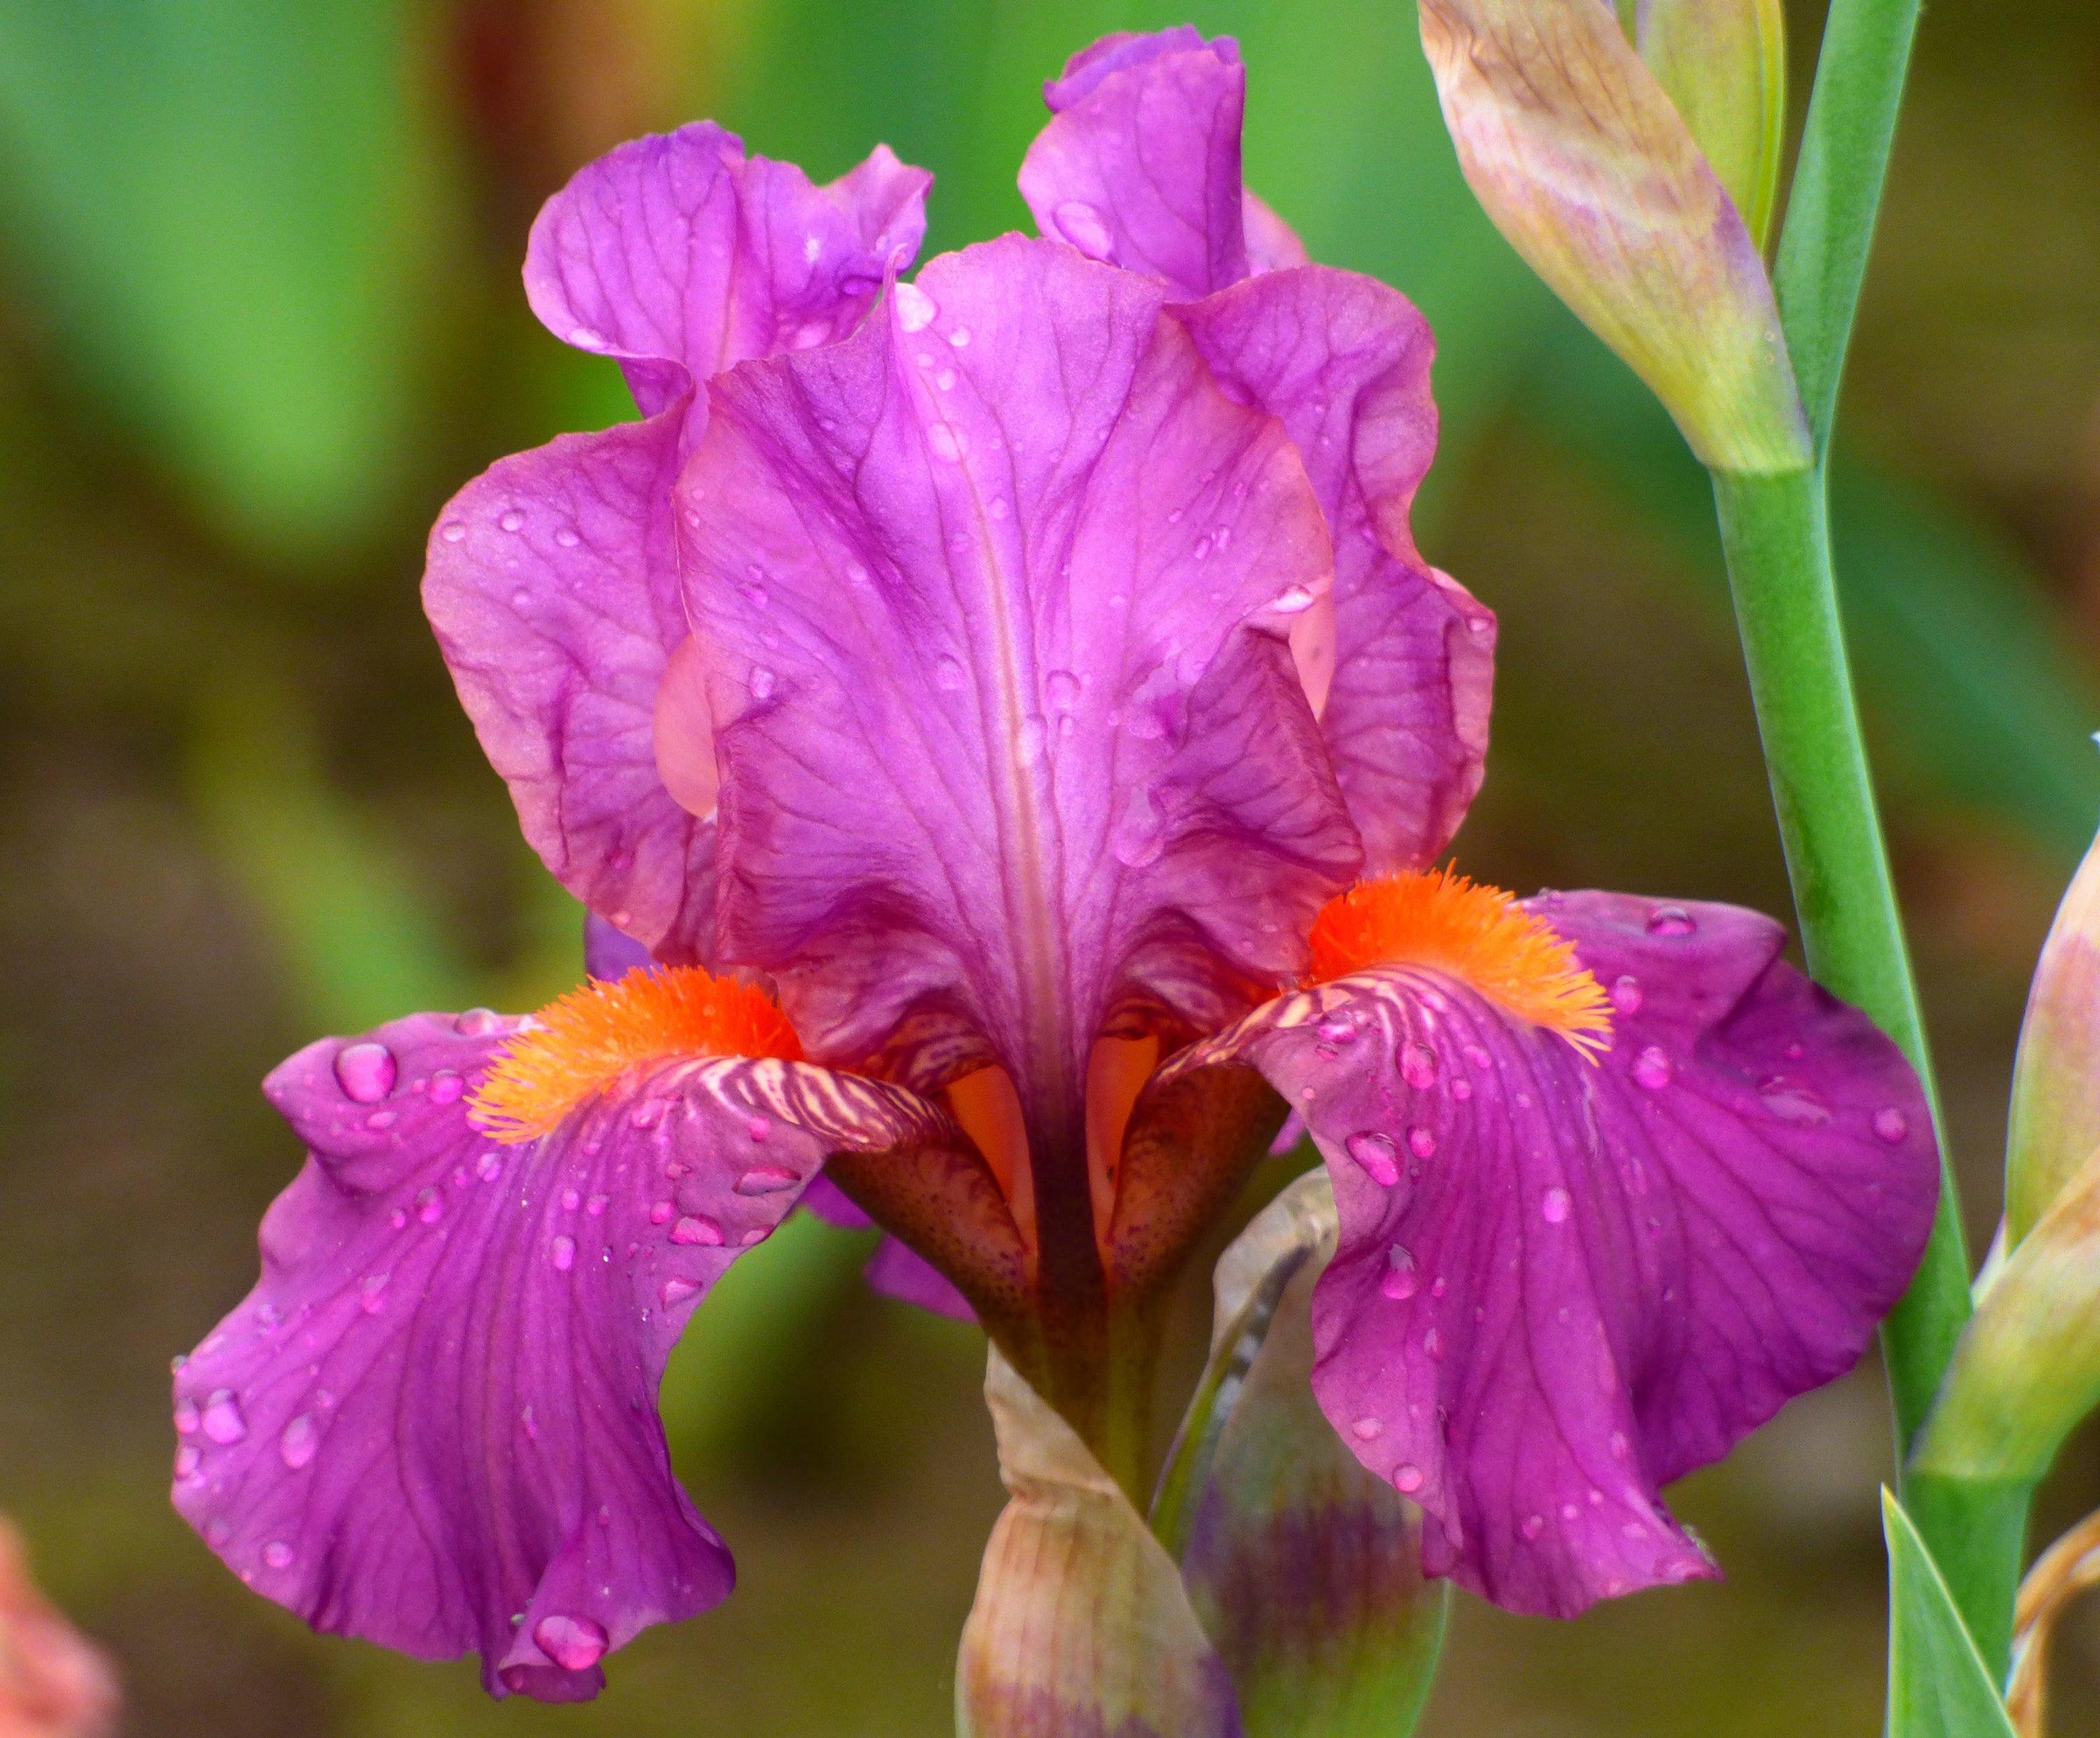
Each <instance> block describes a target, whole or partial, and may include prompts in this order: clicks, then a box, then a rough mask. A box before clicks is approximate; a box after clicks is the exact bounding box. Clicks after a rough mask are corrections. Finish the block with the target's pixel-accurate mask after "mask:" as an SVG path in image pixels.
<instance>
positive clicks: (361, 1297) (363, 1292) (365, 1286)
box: [357, 1273, 387, 1315]
mask: <svg viewBox="0 0 2100 1738" xmlns="http://www.w3.org/2000/svg"><path fill="white" fill-rule="evenodd" d="M357 1307H359V1308H360V1309H361V1310H363V1311H364V1313H365V1314H367V1315H377V1314H379V1313H380V1311H381V1310H382V1309H384V1308H385V1307H387V1276H386V1275H385V1274H384V1273H374V1274H370V1275H368V1276H367V1278H365V1279H360V1280H359V1281H358V1284H357Z"/></svg>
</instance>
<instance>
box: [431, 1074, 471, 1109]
mask: <svg viewBox="0 0 2100 1738" xmlns="http://www.w3.org/2000/svg"><path fill="white" fill-rule="evenodd" d="M465 1090H466V1083H465V1081H464V1080H462V1079H461V1078H460V1077H459V1076H458V1075H457V1074H455V1073H453V1071H452V1070H451V1069H438V1070H437V1073H436V1074H434V1075H432V1076H430V1103H431V1104H454V1103H456V1102H457V1101H458V1097H459V1096H460V1094H462V1093H463V1092H465Z"/></svg>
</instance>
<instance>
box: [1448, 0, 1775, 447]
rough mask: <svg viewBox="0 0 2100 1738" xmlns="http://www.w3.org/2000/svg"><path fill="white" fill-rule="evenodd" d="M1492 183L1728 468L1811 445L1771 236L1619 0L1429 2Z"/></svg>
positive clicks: (1637, 365) (1469, 143)
mask: <svg viewBox="0 0 2100 1738" xmlns="http://www.w3.org/2000/svg"><path fill="white" fill-rule="evenodd" d="M1421 11H1422V44H1423V47H1424V49H1425V51H1426V53H1428V56H1429V63H1430V67H1431V68H1432V71H1433V72H1434V73H1435V74H1436V79H1437V89H1438V94H1439V96H1440V97H1441V98H1442V100H1443V104H1444V118H1445V121H1446V124H1448V126H1449V127H1450V129H1451V135H1452V139H1453V143H1454V144H1456V145H1457V147H1458V152H1459V161H1460V165H1461V166H1462V167H1463V168H1464V170H1465V172H1466V179H1467V182H1468V183H1469V184H1470V185H1471V186H1472V188H1473V191H1474V194H1475V196H1476V197H1477V198H1478V199H1479V200H1480V201H1481V205H1482V206H1484V207H1486V208H1487V211H1488V215H1489V216H1490V217H1491V218H1493V219H1494V220H1495V227H1496V228H1499V229H1500V230H1501V231H1502V234H1503V235H1504V236H1506V237H1507V238H1508V239H1509V243H1510V245H1511V246H1512V247H1514V248H1516V250H1517V252H1519V253H1520V254H1522V255H1523V256H1524V258H1525V260H1526V261H1527V262H1528V263H1530V266H1531V268H1532V270H1535V271H1537V273H1538V275H1539V276H1540V277H1543V278H1544V279H1545V280H1546V282H1547V283H1548V284H1550V285H1551V286H1552V288H1553V290H1554V291H1555V293H1557V294H1558V296H1559V297H1560V298H1561V299H1562V300H1563V301H1565V302H1566V303H1567V305H1569V306H1570V307H1571V308H1572V309H1573V310H1574V311H1575V312H1576V313H1577V314H1579V316H1580V317H1581V318H1582V319H1583V321H1584V323H1585V324H1586V325H1587V326H1589V327H1590V329H1591V330H1592V331H1593V332H1594V333H1597V335H1598V336H1599V337H1600V338H1601V339H1603V340H1604V341H1605V342H1606V343H1607V344H1608V345H1610V346H1611V347H1612V348H1613V349H1614V351H1616V352H1617V353H1618V354H1619V355H1620V357H1621V359H1622V360H1624V361H1625V362H1626V363H1627V365H1628V367H1629V368H1632V369H1633V370H1634V372H1635V373H1636V374H1637V375H1640V376H1641V378H1642V380H1643V381H1645V382H1647V383H1648V385H1649V389H1651V390H1653V391H1654V393H1655V394H1656V396H1657V397H1658V398H1660V399H1661V400H1662V401H1663V404H1664V405H1665V406H1666V407H1667V408H1668V409H1669V410H1670V414H1671V415H1672V416H1673V417H1676V418H1677V425H1678V427H1679V428H1681V429H1682V430H1683V431H1684V438H1685V439H1686V440H1687V441H1689V442H1690V443H1691V448H1692V451H1693V452H1696V453H1698V456H1699V458H1700V459H1701V460H1702V461H1703V462H1704V463H1705V465H1706V466H1708V467H1709V468H1710V469H1712V470H1715V471H1720V472H1726V473H1735V474H1740V475H1770V474H1776V473H1782V472H1789V471H1796V470H1799V469H1801V468H1802V467H1803V466H1806V465H1807V464H1808V463H1809V462H1810V457H1811V450H1810V439H1809V432H1808V424H1807V420H1806V418H1805V417H1804V416H1803V411H1802V407H1801V398H1800V394H1799V393H1798V392H1797V390H1796V387H1795V382H1794V372H1793V368H1792V365H1791V363H1790V362H1789V360H1788V356H1787V349H1786V344H1785V340H1784V339H1783V338H1782V334H1781V332H1780V326H1779V312H1778V308H1777V305H1775V302H1774V300H1773V295H1772V285H1771V281H1770V279H1769V278H1768V277H1767V276H1766V274H1765V268H1764V262H1763V260H1762V258H1761V256H1760V255H1759V252H1758V247H1757V243H1756V242H1755V241H1754V240H1753V239H1752V236H1751V234H1750V231H1749V230H1748V228H1746V227H1745V225H1744V222H1743V219H1742V216H1741V214H1740V213H1739V212H1738V211H1737V209H1736V207H1735V204H1734V202H1733V200H1731V199H1730V198H1729V195H1728V193H1727V191H1726V188H1725V187H1724V186H1722V183H1721V180H1720V179H1719V176H1717V175H1716V173H1715V172H1714V169H1713V166H1712V165H1711V164H1710V163H1709V162H1708V161H1707V159H1706V158H1705V155H1704V153H1702V151H1700V149H1699V145H1698V141H1697V139H1695V138H1694V137H1693V136H1692V133H1691V129H1690V128H1689V127H1687V126H1686V125H1685V123H1684V117H1683V116H1680V115H1679V114H1678V112H1677V109H1676V107H1675V106H1674V105H1673V104H1672V103H1671V102H1670V97H1669V95H1668V94H1667V93H1666V92H1665V90H1664V89H1663V86H1662V85H1661V84H1660V83H1659V82H1658V81H1657V80H1656V75H1655V74H1653V73H1652V72H1650V71H1649V68H1648V67H1646V66H1645V65H1644V64H1642V59H1641V56H1640V55H1639V54H1638V53H1635V49H1634V46H1633V45H1632V44H1631V43H1630V42H1628V40H1627V38H1626V35H1625V33H1624V32H1622V31H1621V28H1620V25H1619V21H1618V19H1617V18H1616V17H1615V16H1614V13H1613V11H1612V9H1611V8H1610V7H1609V6H1608V5H1607V4H1605V0H1422V8H1421Z"/></svg>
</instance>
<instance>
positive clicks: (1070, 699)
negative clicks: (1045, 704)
mask: <svg viewBox="0 0 2100 1738" xmlns="http://www.w3.org/2000/svg"><path fill="white" fill-rule="evenodd" d="M1043 692H1044V694H1045V696H1046V697H1047V698H1048V700H1049V702H1050V704H1051V706H1052V707H1053V708H1054V710H1056V711H1061V712H1062V711H1070V710H1071V709H1072V708H1073V707H1075V706H1076V705H1077V704H1079V692H1080V681H1079V678H1078V677H1077V676H1075V675H1073V674H1072V672H1071V671H1070V670H1068V669H1054V670H1052V671H1051V672H1050V674H1049V675H1048V676H1045V677H1044V678H1043Z"/></svg>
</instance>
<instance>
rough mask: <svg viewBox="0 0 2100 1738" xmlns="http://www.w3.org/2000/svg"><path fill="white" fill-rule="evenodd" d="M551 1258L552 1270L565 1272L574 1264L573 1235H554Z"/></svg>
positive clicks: (574, 1241)
mask: <svg viewBox="0 0 2100 1738" xmlns="http://www.w3.org/2000/svg"><path fill="white" fill-rule="evenodd" d="M553 1259H554V1271H555V1272H556V1273H566V1272H568V1271H569V1270H570V1268H571V1267H573V1266H575V1265H576V1239H575V1238H574V1237H556V1239H555V1240H554V1252H553Z"/></svg>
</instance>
